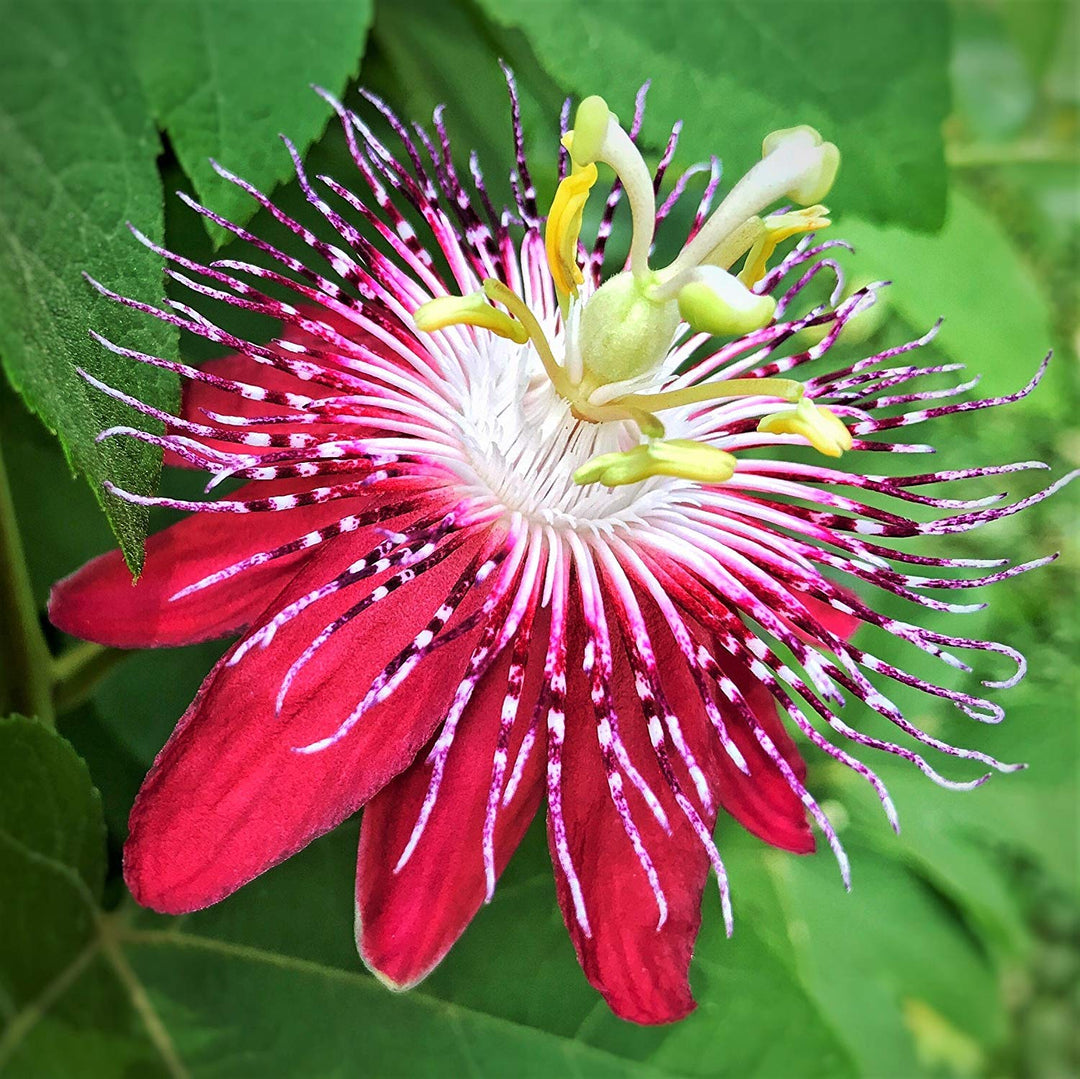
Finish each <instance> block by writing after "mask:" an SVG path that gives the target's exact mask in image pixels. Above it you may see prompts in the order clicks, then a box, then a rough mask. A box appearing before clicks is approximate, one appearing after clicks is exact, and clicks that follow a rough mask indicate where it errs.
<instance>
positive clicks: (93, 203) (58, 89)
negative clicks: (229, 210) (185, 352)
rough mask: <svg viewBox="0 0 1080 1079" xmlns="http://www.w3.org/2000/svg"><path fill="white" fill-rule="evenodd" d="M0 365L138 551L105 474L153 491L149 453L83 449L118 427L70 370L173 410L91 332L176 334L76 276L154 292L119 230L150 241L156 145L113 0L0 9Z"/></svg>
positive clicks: (171, 394)
mask: <svg viewBox="0 0 1080 1079" xmlns="http://www.w3.org/2000/svg"><path fill="white" fill-rule="evenodd" d="M0 24H2V25H3V28H4V30H3V34H2V35H0V360H2V362H3V365H4V370H5V371H6V373H7V375H8V378H9V379H10V380H11V382H12V384H13V385H14V386H15V388H16V389H17V390H18V391H19V392H20V393H21V394H22V395H23V396H24V397H25V399H26V401H27V403H28V404H29V405H30V407H31V409H32V410H33V411H34V412H36V413H37V415H39V416H40V417H41V419H42V420H43V421H44V423H45V424H46V426H47V427H49V429H50V430H52V431H54V432H55V433H56V434H57V435H59V437H60V441H61V443H62V444H63V446H64V450H65V452H66V454H67V457H68V462H69V463H70V464H71V466H72V467H73V468H75V469H77V470H78V471H80V472H82V473H85V474H86V476H87V478H88V479H89V480H90V483H91V485H92V486H93V488H94V490H95V492H96V493H97V495H98V498H99V499H100V500H102V504H103V505H104V507H105V511H106V513H107V514H108V517H109V520H110V523H111V524H112V527H113V530H114V532H115V533H116V535H117V537H118V539H119V540H120V542H121V544H122V545H123V547H124V551H125V554H126V555H127V558H128V560H129V562H130V563H132V564H133V565H137V564H138V563H139V561H140V558H141V543H142V538H143V535H144V531H145V512H144V511H142V510H139V509H137V508H134V507H132V506H130V505H128V504H127V503H125V502H121V501H119V500H117V499H115V498H111V497H107V496H106V495H105V494H104V493H103V490H102V486H101V485H102V481H103V480H104V479H106V478H108V479H111V480H113V481H114V482H116V483H118V484H119V485H120V486H121V487H125V488H128V489H130V490H135V491H141V492H149V491H151V490H152V489H153V486H154V484H155V483H156V480H157V472H158V465H159V461H160V451H154V450H153V449H152V448H150V447H147V446H144V445H142V444H141V443H133V442H130V441H120V440H110V441H109V442H106V443H104V444H100V445H99V444H95V441H94V439H95V436H96V435H97V434H98V433H99V432H100V431H101V430H102V429H103V428H105V427H108V426H110V425H112V424H115V423H119V422H124V421H130V413H129V411H128V410H127V409H126V408H123V407H121V406H117V405H113V404H112V403H110V402H109V401H108V400H107V399H106V398H105V397H103V396H102V395H101V394H100V393H98V392H97V391H96V390H92V389H91V388H90V387H88V386H87V385H86V383H85V382H83V381H82V379H81V378H80V377H79V375H78V374H77V373H76V367H79V366H81V367H84V368H88V369H90V370H91V371H93V372H94V373H95V374H96V375H98V376H99V377H101V378H103V379H105V381H107V382H110V383H112V384H114V385H121V386H123V388H124V389H125V390H127V391H128V392H129V393H132V394H135V395H137V396H139V397H141V398H142V399H143V400H146V401H149V402H151V403H153V404H156V405H158V406H160V407H165V408H167V407H170V406H171V405H173V404H174V403H175V398H176V380H175V379H174V378H173V377H172V376H170V375H167V374H166V373H165V372H162V371H159V370H156V369H154V368H150V367H145V366H142V365H138V364H133V363H130V362H128V361H126V360H120V359H117V358H116V357H114V356H111V355H109V354H108V353H104V352H103V350H102V349H101V348H100V347H99V346H97V345H95V344H94V343H93V342H92V341H90V340H89V338H88V336H87V330H88V328H90V327H96V328H97V329H99V330H102V331H107V332H108V334H109V336H111V337H113V338H114V339H119V340H121V341H122V343H123V344H125V345H129V346H132V347H135V348H139V349H142V350H144V351H147V352H153V353H156V354H158V355H169V354H170V353H171V352H172V351H173V349H174V348H175V334H174V333H173V332H172V331H170V330H169V329H168V328H167V327H165V326H164V325H163V324H161V323H158V322H156V321H155V320H153V319H147V318H144V317H142V316H137V317H130V313H128V312H124V311H122V310H121V309H119V308H117V307H115V306H114V305H112V304H109V303H107V302H106V301H104V300H102V299H100V298H99V297H97V296H96V295H95V294H94V293H93V292H92V290H91V289H90V288H89V287H88V286H87V285H86V283H85V282H84V281H83V280H82V279H81V276H80V274H81V273H82V272H83V271H87V272H89V273H91V274H93V275H94V276H95V277H97V278H99V279H100V280H102V281H104V282H105V283H107V284H108V285H109V286H111V287H112V288H114V289H116V290H117V291H119V292H124V293H127V294H128V295H135V296H137V297H139V298H141V299H144V300H154V299H156V298H157V297H158V296H159V295H160V290H161V269H160V263H159V262H158V260H157V259H156V258H155V257H154V256H152V255H150V254H149V253H148V252H145V251H143V250H142V249H141V248H139V246H138V244H137V243H136V242H135V241H134V240H133V239H132V238H131V236H130V235H129V233H128V231H127V229H126V228H125V226H124V222H125V220H128V219H130V220H132V221H135V222H137V223H138V224H139V226H140V227H141V228H142V229H143V230H144V231H145V232H146V233H148V234H149V235H150V236H151V237H154V238H157V239H160V238H161V235H162V210H161V185H160V182H159V180H158V175H157V170H156V168H155V165H154V159H155V157H156V155H157V153H158V152H159V149H160V146H159V142H158V138H157V134H156V132H155V131H154V128H153V125H152V124H151V122H150V117H149V115H148V113H147V110H146V106H145V102H144V101H143V97H142V93H141V90H140V88H139V85H138V82H137V80H136V79H135V76H134V74H133V73H132V71H131V67H130V61H129V59H128V56H127V52H126V49H125V39H124V34H123V32H122V26H121V23H120V21H119V19H118V18H117V17H116V12H115V10H114V8H113V6H112V5H111V4H110V3H100V4H94V5H89V4H85V3H79V2H77V0H56V2H54V3H49V4H44V5H36V6H33V7H30V6H27V5H25V4H20V3H16V2H14V0H3V2H0Z"/></svg>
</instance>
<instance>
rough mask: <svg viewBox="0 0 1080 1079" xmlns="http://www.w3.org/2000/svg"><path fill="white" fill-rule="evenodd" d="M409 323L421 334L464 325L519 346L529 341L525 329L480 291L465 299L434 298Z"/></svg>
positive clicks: (417, 311) (418, 310) (421, 307)
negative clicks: (487, 331) (479, 329)
mask: <svg viewBox="0 0 1080 1079" xmlns="http://www.w3.org/2000/svg"><path fill="white" fill-rule="evenodd" d="M413 322H415V323H416V328H417V329H418V330H419V331H420V332H421V333H432V332H434V331H435V330H442V329H445V328H446V327H447V326H461V325H465V326H480V327H481V328H482V329H485V330H490V331H491V332H492V333H494V334H498V336H499V337H505V338H508V339H509V340H511V341H514V342H515V343H516V344H519V345H523V344H525V342H526V341H528V340H529V333H528V330H526V328H525V327H524V326H523V325H522V324H521V323H520V322H517V321H515V320H514V319H512V318H511V317H510V316H509V315H508V314H506V312H505V311H500V310H499V309H498V308H497V307H492V305H491V304H490V303H488V301H487V297H486V296H485V295H484V293H483V292H470V293H469V294H468V295H467V296H436V297H435V299H434V300H428V302H427V303H425V304H421V305H420V306H419V307H418V308H417V309H416V313H415V314H414V315H413Z"/></svg>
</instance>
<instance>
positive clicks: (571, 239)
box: [544, 136, 596, 302]
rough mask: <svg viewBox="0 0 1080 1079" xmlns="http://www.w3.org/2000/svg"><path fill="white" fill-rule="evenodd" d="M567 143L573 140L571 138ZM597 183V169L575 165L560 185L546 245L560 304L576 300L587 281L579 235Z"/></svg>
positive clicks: (547, 230)
mask: <svg viewBox="0 0 1080 1079" xmlns="http://www.w3.org/2000/svg"><path fill="white" fill-rule="evenodd" d="M564 141H570V139H569V136H568V137H567V139H566V140H564ZM595 183H596V166H595V165H584V166H581V165H578V164H577V162H574V163H573V171H572V172H571V173H570V175H569V176H567V177H565V178H564V179H563V180H562V182H561V183H560V184H559V187H558V190H557V191H556V192H555V198H554V200H553V201H552V203H551V211H550V213H549V214H548V220H547V227H546V229H545V230H544V246H545V249H546V250H547V260H548V268H549V269H550V270H551V276H552V278H553V280H554V281H555V288H556V289H557V290H558V293H559V300H560V302H562V301H563V300H564V298H566V297H568V296H575V297H576V296H577V294H578V286H579V285H581V283H582V282H583V281H584V280H585V278H584V275H583V274H582V272H581V267H580V266H578V261H577V248H578V236H579V235H580V234H581V215H582V213H583V211H584V209H585V203H586V202H587V201H588V199H589V191H590V189H591V188H592V186H593V184H595Z"/></svg>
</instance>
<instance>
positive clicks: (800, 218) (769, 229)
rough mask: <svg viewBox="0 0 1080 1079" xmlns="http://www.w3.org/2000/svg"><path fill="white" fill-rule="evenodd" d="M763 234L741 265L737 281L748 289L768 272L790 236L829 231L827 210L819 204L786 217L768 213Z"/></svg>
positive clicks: (787, 214) (763, 226)
mask: <svg viewBox="0 0 1080 1079" xmlns="http://www.w3.org/2000/svg"><path fill="white" fill-rule="evenodd" d="M761 224H762V229H763V231H762V232H761V234H760V235H759V236H758V238H757V239H756V240H755V241H754V246H753V247H752V248H751V249H750V253H749V254H748V255H747V256H746V262H745V263H743V268H742V272H741V273H740V274H739V280H740V281H741V282H742V283H743V284H744V285H746V286H747V288H749V287H750V286H751V285H755V284H757V282H758V281H760V280H761V279H762V278H763V277H764V276H765V271H766V270H767V269H768V263H769V259H770V258H772V254H773V252H774V251H775V250H776V248H777V245H778V244H782V243H783V242H784V241H785V240H787V239H790V238H791V237H792V236H797V235H799V233H802V232H815V231H816V230H817V229H823V228H828V226H829V225H830V224H831V222H830V221H829V211H828V210H827V209H826V208H825V207H824V206H822V205H821V204H820V203H818V204H817V205H816V206H807V207H806V208H805V209H802V210H794V211H792V212H791V213H786V214H769V216H768V217H767V218H765V220H764V221H763V222H762V223H761Z"/></svg>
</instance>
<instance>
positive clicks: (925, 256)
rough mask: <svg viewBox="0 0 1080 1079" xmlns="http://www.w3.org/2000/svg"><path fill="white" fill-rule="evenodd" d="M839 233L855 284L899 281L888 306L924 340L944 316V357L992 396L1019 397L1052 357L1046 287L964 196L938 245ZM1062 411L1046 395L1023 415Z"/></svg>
mask: <svg viewBox="0 0 1080 1079" xmlns="http://www.w3.org/2000/svg"><path fill="white" fill-rule="evenodd" d="M834 231H835V233H836V235H837V236H840V237H843V239H845V240H848V241H849V242H851V244H852V245H853V246H854V247H855V249H856V254H855V256H854V257H853V258H850V259H846V260H845V261H847V264H848V265H849V266H850V267H851V268H852V270H853V272H854V273H855V275H856V276H857V277H858V278H859V279H865V278H868V277H874V278H882V279H885V280H888V281H891V282H892V285H891V287H890V288H888V289H887V290H886V291H885V293H884V294H883V298H884V300H885V302H886V303H887V304H888V305H889V307H890V308H892V309H893V310H895V311H896V312H898V313H899V314H901V315H902V316H903V317H904V319H905V320H906V321H907V322H909V323H910V324H912V326H914V327H918V329H919V332H922V330H924V329H927V328H929V327H930V326H932V325H933V324H934V323H935V322H936V321H937V320H938V318H940V317H942V316H944V318H945V321H944V323H943V324H942V327H941V332H940V333H939V334H938V336H937V338H936V341H935V343H936V345H937V347H939V348H941V349H943V350H944V351H945V352H947V353H948V354H949V358H950V359H955V360H958V361H960V362H962V363H965V364H967V365H968V366H969V368H970V369H971V371H972V373H981V374H982V375H983V383H982V385H981V387H980V389H981V390H982V391H985V392H986V393H989V394H998V393H1011V392H1012V391H1014V390H1017V389H1019V388H1020V387H1021V386H1023V385H1024V383H1025V382H1027V380H1028V379H1029V378H1030V377H1031V375H1032V374H1033V373H1034V371H1035V368H1036V367H1037V366H1038V364H1039V361H1040V360H1041V359H1042V358H1043V356H1044V355H1046V352H1047V350H1048V349H1049V348H1050V344H1051V341H1052V333H1051V318H1050V309H1049V305H1048V302H1047V298H1046V296H1045V295H1044V293H1043V292H1042V290H1041V289H1040V287H1039V284H1038V281H1037V280H1036V278H1035V276H1034V274H1033V273H1032V271H1031V269H1030V267H1029V266H1028V265H1027V264H1026V262H1025V260H1024V259H1023V257H1022V256H1021V255H1020V253H1019V252H1018V251H1017V250H1016V249H1015V247H1014V246H1013V245H1012V243H1011V242H1010V240H1009V238H1008V236H1007V235H1006V234H1005V232H1004V230H1003V229H1002V228H1001V225H1000V224H998V222H997V221H996V220H995V219H994V218H993V217H992V216H991V215H990V214H989V213H987V212H986V210H985V209H984V208H982V207H981V206H980V205H979V204H978V203H977V202H976V201H974V200H973V199H972V198H970V197H969V196H967V195H965V194H964V193H963V192H962V191H961V190H959V189H955V190H954V191H953V192H952V194H951V196H950V198H949V210H948V216H947V218H946V221H945V227H944V229H943V230H942V231H941V233H940V234H939V235H937V236H917V235H915V234H913V233H911V232H907V231H906V230H904V229H900V228H881V227H879V226H876V225H872V224H869V223H867V222H865V221H857V220H852V219H851V218H850V217H848V216H846V215H845V216H844V217H843V218H842V219H841V220H840V221H839V222H838V224H837V225H836V226H835V229H834ZM1058 366H1060V367H1064V364H1059V365H1058ZM1067 374H1068V372H1067V371H1065V370H1062V371H1061V372H1060V373H1059V372H1058V371H1057V370H1056V369H1054V370H1052V371H1051V375H1050V378H1051V380H1052V381H1051V383H1050V384H1051V385H1053V383H1054V382H1055V381H1058V380H1059V379H1060V380H1061V381H1060V382H1058V384H1059V385H1064V379H1065V376H1066V375H1067ZM1060 403H1061V401H1060V398H1058V400H1057V401H1055V397H1054V393H1053V392H1052V391H1049V390H1048V387H1046V386H1044V387H1043V389H1042V391H1041V392H1040V393H1038V394H1037V395H1036V396H1035V397H1034V398H1032V399H1029V400H1028V401H1027V402H1025V404H1024V405H1023V406H1019V407H1023V408H1026V409H1031V408H1036V409H1040V410H1043V411H1052V410H1053V409H1054V407H1055V406H1056V405H1057V404H1060Z"/></svg>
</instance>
